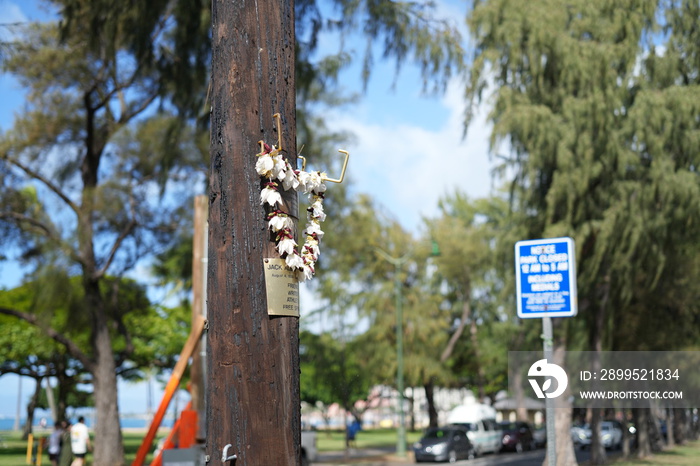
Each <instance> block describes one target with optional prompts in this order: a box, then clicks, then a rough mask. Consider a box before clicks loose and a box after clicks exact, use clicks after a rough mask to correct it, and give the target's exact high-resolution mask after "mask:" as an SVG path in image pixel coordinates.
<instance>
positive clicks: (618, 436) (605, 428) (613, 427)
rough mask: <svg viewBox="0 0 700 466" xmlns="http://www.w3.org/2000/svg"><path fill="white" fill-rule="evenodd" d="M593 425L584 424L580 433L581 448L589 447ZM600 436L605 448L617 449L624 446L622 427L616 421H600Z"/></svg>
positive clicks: (579, 442)
mask: <svg viewBox="0 0 700 466" xmlns="http://www.w3.org/2000/svg"><path fill="white" fill-rule="evenodd" d="M591 436H592V433H591V426H590V425H589V424H586V425H584V426H583V427H582V428H581V431H580V432H579V434H578V444H579V445H580V446H581V448H587V447H588V446H590V444H591ZM600 438H601V441H602V442H603V446H604V447H605V448H614V449H616V450H618V449H620V448H621V447H622V429H621V428H620V426H619V423H618V422H616V421H603V422H601V423H600Z"/></svg>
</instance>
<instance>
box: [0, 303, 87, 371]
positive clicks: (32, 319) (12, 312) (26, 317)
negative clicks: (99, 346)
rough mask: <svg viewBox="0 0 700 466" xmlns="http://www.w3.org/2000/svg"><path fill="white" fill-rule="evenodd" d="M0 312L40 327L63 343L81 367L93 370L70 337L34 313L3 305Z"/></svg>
mask: <svg viewBox="0 0 700 466" xmlns="http://www.w3.org/2000/svg"><path fill="white" fill-rule="evenodd" d="M0 314H4V315H8V316H13V317H16V318H18V319H20V320H23V321H25V322H27V323H28V324H31V325H34V326H35V327H38V328H40V329H41V330H43V331H44V333H46V334H47V335H48V336H49V337H50V338H52V339H53V340H54V341H55V342H57V343H60V344H61V345H63V346H64V347H65V348H66V350H68V353H69V354H70V355H71V356H73V357H74V358H75V359H77V360H78V361H80V363H81V364H82V365H83V367H85V369H87V370H88V371H90V372H92V371H93V369H94V362H93V361H92V360H91V359H90V358H89V357H88V356H87V355H86V354H85V353H84V352H83V351H82V350H81V349H80V348H79V347H78V345H76V344H75V343H74V342H73V341H72V340H71V339H70V338H67V337H65V336H64V335H62V334H60V333H59V332H57V331H56V330H54V329H53V328H51V327H50V326H48V325H45V324H43V323H42V322H40V321H39V319H37V317H36V316H35V315H33V314H29V313H27V312H22V311H18V310H17V309H10V308H7V307H3V306H0Z"/></svg>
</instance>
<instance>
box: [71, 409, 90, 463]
mask: <svg viewBox="0 0 700 466" xmlns="http://www.w3.org/2000/svg"><path fill="white" fill-rule="evenodd" d="M70 447H71V450H73V456H75V459H74V460H73V462H72V463H71V466H84V465H85V455H87V452H88V450H90V434H89V433H88V428H87V426H86V425H85V418H84V417H83V416H80V417H79V418H78V423H77V424H75V425H73V426H72V427H71V428H70Z"/></svg>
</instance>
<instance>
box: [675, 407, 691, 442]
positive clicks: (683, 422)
mask: <svg viewBox="0 0 700 466" xmlns="http://www.w3.org/2000/svg"><path fill="white" fill-rule="evenodd" d="M672 410H673V419H674V422H673V437H674V439H675V440H676V443H678V444H679V445H683V444H685V442H686V440H687V439H688V416H687V412H686V410H685V408H672Z"/></svg>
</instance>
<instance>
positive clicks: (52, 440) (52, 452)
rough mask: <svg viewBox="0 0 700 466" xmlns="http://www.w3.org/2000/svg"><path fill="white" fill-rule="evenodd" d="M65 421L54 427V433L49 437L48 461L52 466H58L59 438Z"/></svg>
mask: <svg viewBox="0 0 700 466" xmlns="http://www.w3.org/2000/svg"><path fill="white" fill-rule="evenodd" d="M65 423H66V421H61V423H60V424H56V425H55V426H54V431H53V432H51V435H50V436H49V459H50V460H51V464H52V466H58V456H59V455H60V454H61V437H62V436H63V429H64V428H65Z"/></svg>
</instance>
